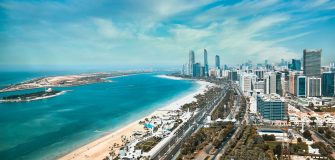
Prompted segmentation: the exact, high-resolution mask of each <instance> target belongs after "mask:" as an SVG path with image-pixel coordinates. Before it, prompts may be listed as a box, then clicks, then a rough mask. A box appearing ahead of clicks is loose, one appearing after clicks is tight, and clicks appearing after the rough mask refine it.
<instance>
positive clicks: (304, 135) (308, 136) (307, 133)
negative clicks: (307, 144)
mask: <svg viewBox="0 0 335 160" xmlns="http://www.w3.org/2000/svg"><path fill="white" fill-rule="evenodd" d="M302 136H303V137H304V138H306V139H308V140H312V134H311V132H309V130H305V132H304V133H302Z"/></svg>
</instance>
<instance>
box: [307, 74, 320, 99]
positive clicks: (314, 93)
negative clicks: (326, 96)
mask: <svg viewBox="0 0 335 160" xmlns="http://www.w3.org/2000/svg"><path fill="white" fill-rule="evenodd" d="M307 97H321V78H318V77H307Z"/></svg>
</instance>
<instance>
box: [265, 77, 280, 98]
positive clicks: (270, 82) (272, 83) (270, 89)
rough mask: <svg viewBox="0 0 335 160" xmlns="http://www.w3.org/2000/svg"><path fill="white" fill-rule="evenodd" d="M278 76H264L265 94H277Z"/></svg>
mask: <svg viewBox="0 0 335 160" xmlns="http://www.w3.org/2000/svg"><path fill="white" fill-rule="evenodd" d="M276 82H277V78H276V74H275V73H274V72H268V73H266V74H265V75H264V93H265V94H271V93H276Z"/></svg>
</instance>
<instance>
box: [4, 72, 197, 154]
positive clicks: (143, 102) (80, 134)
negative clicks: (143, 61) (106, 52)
mask: <svg viewBox="0 0 335 160" xmlns="http://www.w3.org/2000/svg"><path fill="white" fill-rule="evenodd" d="M66 74H74V73H73V72H0V88H2V87H5V86H6V85H9V84H13V83H17V82H21V81H26V80H29V79H31V78H37V77H41V76H52V75H66ZM158 74H159V73H149V74H148V73H147V74H137V75H129V76H122V77H116V78H110V79H111V80H112V82H104V83H95V84H89V85H82V86H74V87H64V88H54V89H60V90H69V91H68V92H66V93H65V94H63V95H60V96H57V97H53V98H49V99H43V100H38V101H31V102H20V103H0V157H1V158H0V159H2V160H6V159H25V160H26V159H28V160H29V159H34V160H35V159H55V158H57V157H59V156H61V155H64V154H66V153H68V152H69V151H71V150H73V149H75V148H77V147H79V146H82V145H84V144H86V143H88V142H90V141H92V140H94V139H96V138H98V137H101V136H102V135H103V134H104V132H107V131H113V130H116V129H118V128H120V127H122V126H123V125H126V124H128V123H130V122H133V121H134V120H137V119H140V118H142V117H144V116H145V115H147V114H150V113H151V112H153V111H154V110H156V109H157V108H159V107H163V106H165V105H167V104H169V103H171V102H172V101H174V100H176V99H178V98H180V97H182V96H184V95H187V94H189V93H190V92H194V91H196V90H197V89H198V87H199V84H197V83H195V82H194V81H190V80H172V79H165V78H160V77H157V75H158ZM37 90H41V89H35V90H29V91H17V92H9V93H0V97H3V96H7V95H12V94H17V93H29V92H33V91H37ZM97 131H99V132H97Z"/></svg>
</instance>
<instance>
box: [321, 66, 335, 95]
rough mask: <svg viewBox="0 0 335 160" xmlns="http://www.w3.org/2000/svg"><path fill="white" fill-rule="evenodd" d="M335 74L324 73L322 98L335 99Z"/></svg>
mask: <svg viewBox="0 0 335 160" xmlns="http://www.w3.org/2000/svg"><path fill="white" fill-rule="evenodd" d="M334 76H335V73H332V72H324V73H322V76H321V78H322V96H324V97H334V96H335V89H334V86H335V80H334Z"/></svg>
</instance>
